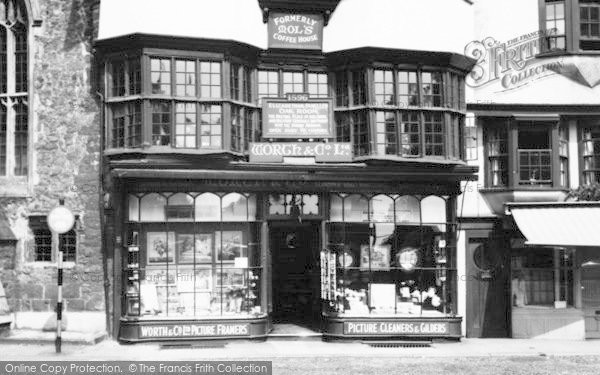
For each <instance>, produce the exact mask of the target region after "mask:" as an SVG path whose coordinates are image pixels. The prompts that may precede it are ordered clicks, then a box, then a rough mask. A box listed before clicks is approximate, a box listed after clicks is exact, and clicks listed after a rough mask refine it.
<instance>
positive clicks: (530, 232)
mask: <svg viewBox="0 0 600 375" xmlns="http://www.w3.org/2000/svg"><path fill="white" fill-rule="evenodd" d="M474 6H475V9H476V13H477V14H478V18H477V19H476V20H475V23H476V26H475V30H476V35H475V38H474V40H475V41H474V42H472V43H470V44H469V45H467V47H466V51H470V52H467V54H468V55H472V56H474V55H478V56H480V57H482V58H481V59H480V60H479V61H478V63H477V66H476V67H474V69H473V74H471V75H470V77H469V80H468V82H467V86H468V90H467V91H468V95H467V96H468V99H467V103H468V109H469V114H468V115H467V116H468V120H467V123H468V126H467V127H466V130H465V134H467V138H466V140H465V145H466V159H468V160H467V162H468V163H469V164H470V165H473V166H479V172H478V173H479V176H478V177H479V178H478V181H477V183H465V184H464V185H463V191H464V192H465V194H463V196H461V197H460V199H459V203H458V205H459V207H460V209H459V217H460V219H459V222H460V223H461V230H460V231H459V232H460V233H459V241H458V242H459V245H458V248H459V250H458V254H460V257H461V260H460V261H459V265H460V266H459V269H460V271H459V273H460V274H461V275H464V279H463V281H464V282H461V283H460V285H461V286H460V287H459V289H460V291H459V296H463V295H464V296H465V298H464V299H461V301H460V302H459V311H461V314H462V315H464V316H465V325H464V327H463V333H464V334H465V335H466V336H467V337H512V338H561V339H563V338H569V339H584V338H597V337H598V336H599V330H600V326H599V325H598V322H599V321H600V309H599V307H600V293H599V290H600V289H599V288H600V278H599V277H598V275H599V273H598V270H599V268H598V248H600V239H599V238H598V236H597V229H596V226H595V225H596V223H597V222H598V219H599V216H598V206H597V202H583V201H585V200H594V198H593V194H587V195H588V196H587V197H586V194H577V193H576V192H577V190H578V189H591V191H593V186H594V185H596V186H597V184H598V183H600V174H599V172H598V171H599V169H598V168H599V165H600V164H599V160H600V159H599V158H598V155H599V153H598V152H599V150H600V147H599V145H600V143H599V141H598V139H599V138H598V135H599V134H600V132H599V131H600V109H599V107H598V104H599V103H600V102H599V100H598V98H599V97H600V96H599V95H600V86H599V85H598V82H599V81H598V72H597V70H596V69H590V67H597V66H598V63H599V57H598V56H597V52H598V49H599V48H600V46H599V45H598V38H599V37H600V34H599V32H598V23H599V22H600V20H598V17H597V15H598V10H599V7H598V3H597V2H591V1H584V0H572V1H546V2H543V1H539V2H538V1H535V0H530V1H525V2H524V1H508V2H503V3H502V4H492V3H491V2H487V3H485V4H475V5H474ZM517 7H519V8H522V10H523V11H522V12H519V15H518V16H517V17H516V18H514V19H513V24H514V27H511V28H507V27H505V25H501V24H499V23H498V24H494V23H493V20H497V19H499V17H501V16H499V15H502V14H503V13H502V12H503V11H504V10H506V9H514V8H517ZM592 14H593V15H592ZM590 17H591V18H590ZM591 19H593V21H591ZM490 22H492V25H491V26H490V27H486V26H487V25H489V23H490ZM592 24H593V26H592ZM592 29H593V30H592ZM486 41H487V42H490V41H494V42H493V43H487V42H486ZM517 50H519V51H526V52H523V53H522V54H521V55H520V56H519V58H518V59H517V60H518V61H516V60H515V59H512V57H514V56H516V54H514V53H515V52H516V51H517ZM492 56H494V57H492ZM511 56H512V57H511ZM475 72H476V73H475ZM595 199H597V198H595ZM576 200H579V202H576ZM592 223H594V224H592ZM463 257H464V258H463ZM462 267H464V268H462Z"/></svg>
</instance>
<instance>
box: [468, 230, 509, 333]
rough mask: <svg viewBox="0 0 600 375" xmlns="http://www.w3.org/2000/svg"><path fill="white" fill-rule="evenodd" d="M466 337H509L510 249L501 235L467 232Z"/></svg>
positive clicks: (485, 232)
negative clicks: (507, 248) (508, 249)
mask: <svg viewBox="0 0 600 375" xmlns="http://www.w3.org/2000/svg"><path fill="white" fill-rule="evenodd" d="M467 233H468V235H467V241H466V242H467V251H466V275H465V276H466V277H464V278H462V279H461V282H465V283H466V292H467V293H466V294H467V295H466V303H467V311H466V329H467V332H466V333H467V337H478V338H501V337H508V332H509V324H510V313H509V311H510V310H509V309H510V303H509V298H510V297H509V296H510V283H509V263H508V261H509V258H508V251H507V250H506V247H505V245H506V244H503V242H502V238H500V237H498V236H497V235H494V234H495V233H494V232H492V233H491V234H490V233H489V232H487V231H469V232H467Z"/></svg>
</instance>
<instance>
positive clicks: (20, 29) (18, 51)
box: [14, 24, 28, 92]
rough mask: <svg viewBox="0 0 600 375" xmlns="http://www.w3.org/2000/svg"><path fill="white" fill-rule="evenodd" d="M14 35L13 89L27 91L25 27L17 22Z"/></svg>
mask: <svg viewBox="0 0 600 375" xmlns="http://www.w3.org/2000/svg"><path fill="white" fill-rule="evenodd" d="M14 35H15V91H16V92H27V77H28V68H27V28H26V27H25V26H24V25H23V24H18V25H17V26H16V27H15V28H14Z"/></svg>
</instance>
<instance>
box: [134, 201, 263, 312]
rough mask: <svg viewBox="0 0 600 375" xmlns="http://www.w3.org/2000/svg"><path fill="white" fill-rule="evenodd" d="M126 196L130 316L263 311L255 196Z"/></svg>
mask: <svg viewBox="0 0 600 375" xmlns="http://www.w3.org/2000/svg"><path fill="white" fill-rule="evenodd" d="M128 202H129V203H128V206H129V207H128V212H129V216H128V239H127V243H128V252H127V254H126V257H127V259H124V264H125V265H126V266H125V268H124V270H123V272H124V280H126V283H125V285H124V286H123V287H124V289H125V290H124V293H123V296H124V299H123V309H124V310H123V311H124V314H125V315H127V316H131V317H140V316H145V317H185V316H188V317H207V318H211V317H217V316H232V317H237V316H258V315H261V314H262V313H263V312H264V309H263V307H262V306H261V305H260V293H261V286H260V285H261V282H260V281H261V275H262V268H261V263H260V243H261V240H260V224H259V223H258V222H257V204H256V195H254V194H240V193H211V192H207V193H140V194H130V195H129V198H128Z"/></svg>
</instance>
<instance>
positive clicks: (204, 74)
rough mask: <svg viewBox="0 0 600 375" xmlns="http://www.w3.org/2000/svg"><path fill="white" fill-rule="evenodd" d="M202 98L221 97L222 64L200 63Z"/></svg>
mask: <svg viewBox="0 0 600 375" xmlns="http://www.w3.org/2000/svg"><path fill="white" fill-rule="evenodd" d="M200 96H201V97H202V98H220V97H221V63H218V62H208V61H202V62H200Z"/></svg>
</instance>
